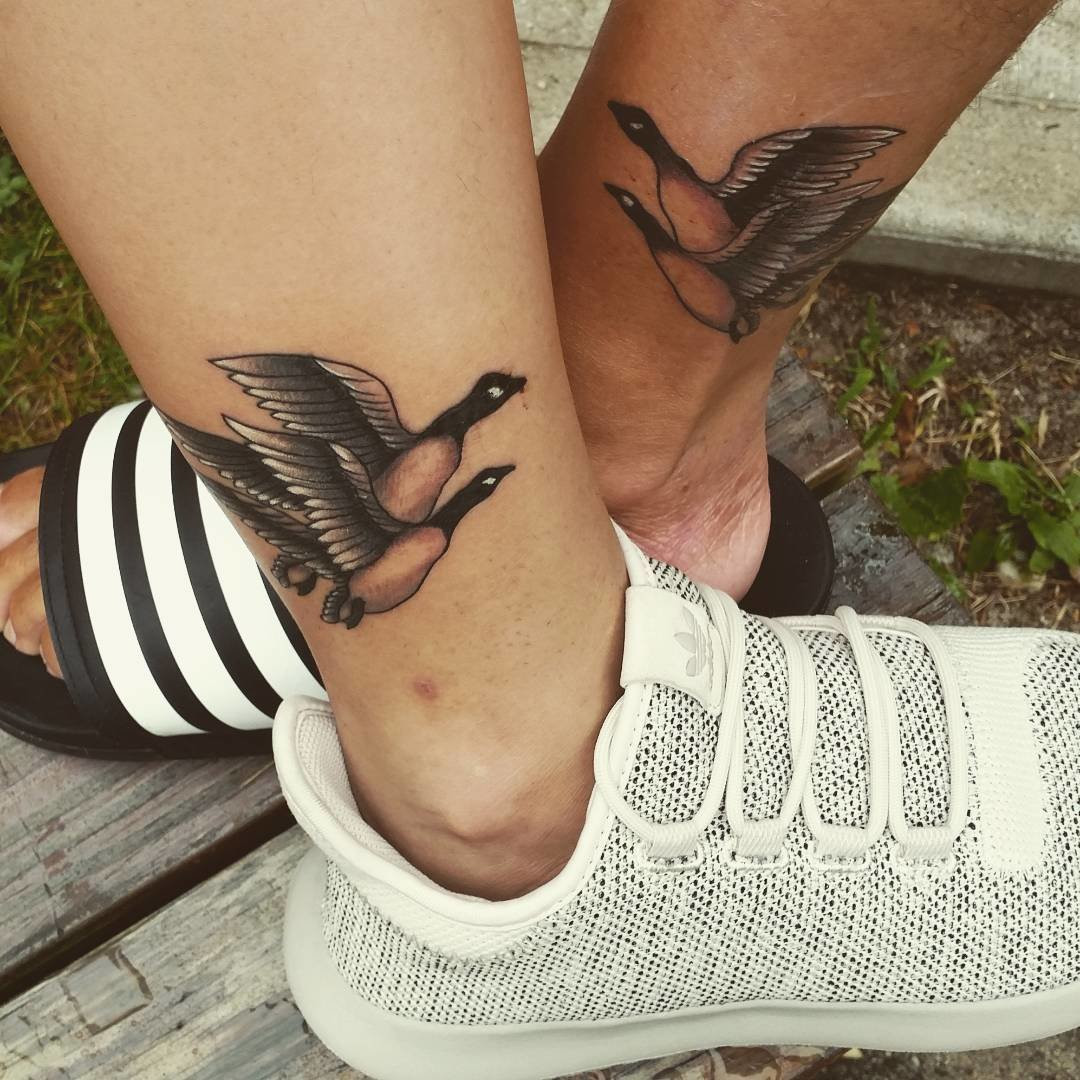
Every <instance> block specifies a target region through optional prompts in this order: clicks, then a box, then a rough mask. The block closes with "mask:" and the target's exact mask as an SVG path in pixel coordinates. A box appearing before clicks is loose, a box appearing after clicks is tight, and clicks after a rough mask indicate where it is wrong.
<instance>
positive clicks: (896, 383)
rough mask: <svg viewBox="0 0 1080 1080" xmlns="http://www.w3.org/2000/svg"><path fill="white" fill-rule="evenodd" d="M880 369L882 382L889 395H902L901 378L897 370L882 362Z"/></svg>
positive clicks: (879, 365)
mask: <svg viewBox="0 0 1080 1080" xmlns="http://www.w3.org/2000/svg"><path fill="white" fill-rule="evenodd" d="M878 367H879V368H880V369H881V382H882V385H884V387H885V389H886V391H888V393H889V395H890V396H892V395H894V394H899V393H900V376H899V375H897V374H896V368H895V367H894V366H893V365H892V364H890V363H887V362H886V361H885V360H882V361H881V363H880V364H878Z"/></svg>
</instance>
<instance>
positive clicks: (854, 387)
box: [836, 367, 874, 412]
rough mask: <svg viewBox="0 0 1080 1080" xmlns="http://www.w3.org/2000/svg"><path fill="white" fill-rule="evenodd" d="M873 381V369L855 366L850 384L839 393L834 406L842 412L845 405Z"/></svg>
mask: <svg viewBox="0 0 1080 1080" xmlns="http://www.w3.org/2000/svg"><path fill="white" fill-rule="evenodd" d="M873 381H874V369H873V368H869V367H857V368H856V369H855V375H854V377H853V378H852V380H851V384H850V385H849V386H848V388H847V389H846V390H845V391H844V392H843V393H842V394H841V395H840V398H839V400H838V401H837V402H836V407H837V409H839V411H840V412H844V411H845V410H846V409H847V407H848V406H849V405H850V404H851V403H852V402H853V401H854V400H855V399H856V398H857V397H858V396H859V395H860V394H861V393H862V392H863V391H864V390H865V389H866V388H867V387H868V386H869V385H870V384H871V383H872V382H873Z"/></svg>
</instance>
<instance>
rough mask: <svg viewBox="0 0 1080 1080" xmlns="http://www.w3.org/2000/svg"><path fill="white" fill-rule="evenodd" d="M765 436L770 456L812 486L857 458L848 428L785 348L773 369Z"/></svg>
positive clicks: (849, 466)
mask: <svg viewBox="0 0 1080 1080" xmlns="http://www.w3.org/2000/svg"><path fill="white" fill-rule="evenodd" d="M766 434H767V436H768V442H769V453H771V454H772V455H773V456H774V457H777V458H779V459H780V460H781V461H782V462H783V463H784V464H785V465H786V466H787V467H788V468H789V469H791V470H792V471H793V472H795V473H797V474H798V475H799V476H801V477H802V478H803V480H804V481H806V483H807V484H809V485H810V486H811V487H820V486H821V485H822V484H825V483H827V482H828V481H830V480H834V479H835V478H837V477H839V476H842V475H843V474H844V473H846V472H848V471H850V470H851V469H852V468H853V467H854V465H855V463H856V462H857V461H858V459H859V453H860V451H859V447H858V444H857V443H856V442H855V439H854V437H853V436H852V434H851V429H850V428H849V427H848V426H847V424H846V423H844V421H843V420H842V419H841V418H840V417H839V416H838V415H837V413H836V410H835V409H834V408H833V407H832V403H831V402H829V401H828V400H827V399H826V398H825V397H824V395H823V394H822V391H821V387H820V386H819V385H818V382H817V380H816V379H815V378H814V377H813V376H812V375H808V374H807V372H806V371H805V370H804V368H803V367H802V365H801V364H800V363H799V362H798V360H796V359H795V357H794V355H793V354H792V353H791V352H790V350H788V349H785V350H784V351H783V353H781V355H780V360H779V362H778V363H777V365H776V375H775V376H774V378H773V384H772V390H771V391H770V394H769V412H768V422H767V428H766Z"/></svg>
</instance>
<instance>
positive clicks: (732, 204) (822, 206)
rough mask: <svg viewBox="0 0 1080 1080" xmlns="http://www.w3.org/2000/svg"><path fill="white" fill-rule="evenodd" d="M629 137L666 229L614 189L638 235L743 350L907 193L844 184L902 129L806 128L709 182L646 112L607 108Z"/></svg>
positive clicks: (694, 309)
mask: <svg viewBox="0 0 1080 1080" xmlns="http://www.w3.org/2000/svg"><path fill="white" fill-rule="evenodd" d="M608 108H609V109H610V110H611V112H612V115H613V116H614V117H615V120H616V121H617V123H618V125H619V127H620V128H621V129H622V131H623V133H624V134H625V135H626V136H627V138H629V139H630V141H631V142H633V143H634V144H635V145H636V146H638V147H640V148H641V149H642V150H644V151H645V153H646V154H648V156H649V158H650V159H651V161H652V165H653V168H654V170H655V175H656V189H655V194H656V203H657V209H658V210H659V212H660V215H661V216H662V217H663V219H664V222H666V225H665V224H664V223H662V222H661V221H660V219H659V218H658V217H657V216H656V215H655V214H654V213H652V212H651V211H650V210H648V209H647V208H646V207H645V205H644V204H643V202H642V201H641V199H639V198H638V196H637V195H635V194H634V193H633V192H631V191H627V190H626V189H625V188H622V187H619V186H617V185H615V184H610V183H608V184H605V185H604V187H605V188H607V190H608V192H609V194H611V195H612V197H613V198H614V199H615V200H616V201H617V202H618V204H619V206H620V207H621V208H622V210H623V212H624V213H625V214H626V216H627V217H628V218H630V220H631V221H632V222H633V223H634V224H635V225H636V226H637V227H638V230H639V231H640V232H641V235H642V236H643V237H644V239H645V243H646V244H647V245H648V247H649V251H650V252H651V253H652V257H653V259H654V260H655V262H656V265H657V266H658V267H659V268H660V271H661V273H662V274H663V275H664V277H665V278H667V281H668V284H669V285H670V286H671V288H672V290H673V291H674V293H675V296H676V297H677V298H678V300H679V302H680V303H681V304H682V306H683V307H684V308H685V309H686V310H687V311H688V312H689V313H690V314H691V315H693V316H694V318H695V319H697V320H698V321H699V322H701V323H704V324H705V325H706V326H710V327H712V328H713V329H714V330H720V331H722V332H724V333H727V334H730V335H731V339H732V341H735V342H738V341H740V340H741V339H742V338H744V337H745V336H746V335H747V334H752V333H753V332H754V331H755V330H756V329H757V328H758V326H759V325H760V322H761V315H760V312H761V309H762V308H783V307H787V306H789V305H790V304H793V303H795V301H797V300H798V299H800V298H801V297H802V296H803V295H805V293H806V292H807V291H808V289H809V288H810V286H811V285H812V284H813V283H814V281H815V280H816V279H817V278H818V277H820V276H821V275H823V274H824V273H825V272H826V271H827V270H829V269H830V268H831V267H832V265H833V264H834V263H835V262H836V260H837V259H838V258H839V256H840V253H841V252H842V251H843V250H844V248H846V247H847V246H848V245H849V244H851V243H853V242H854V241H855V240H856V239H857V238H858V237H859V236H861V235H862V234H863V233H864V232H865V231H866V230H867V229H869V228H870V226H871V225H873V223H874V222H875V221H876V220H877V219H878V218H879V217H880V216H881V214H882V213H884V211H885V208H886V207H887V206H888V205H889V203H890V202H892V200H893V199H894V198H896V196H897V195H898V194H899V193H900V190H901V188H902V187H903V185H902V184H898V185H896V186H895V187H891V188H887V189H885V190H883V191H879V190H878V188H879V187H880V185H881V180H866V181H861V182H858V183H851V184H845V181H847V180H849V179H850V178H851V176H852V174H853V173H854V172H855V170H856V169H858V168H859V166H860V165H861V163H862V162H864V161H866V160H867V159H868V158H871V157H873V156H874V155H875V154H876V153H877V152H878V151H879V150H881V149H883V148H884V147H886V146H888V145H889V144H890V143H891V142H892V141H893V140H894V139H895V138H897V136H899V135H902V134H903V131H902V130H901V129H900V128H890V127H805V128H794V129H792V130H790V131H777V132H774V133H773V134H771V135H766V136H765V137H764V138H761V139H757V140H755V141H753V142H748V143H747V144H746V145H745V146H743V147H742V148H741V149H740V150H739V151H738V152H737V153H736V154H735V156H734V158H733V159H732V162H731V166H730V168H729V169H728V171H727V174H726V175H725V176H723V177H722V178H721V179H719V180H703V179H702V178H701V177H700V176H699V175H698V173H697V170H696V169H695V168H694V166H693V165H691V164H690V162H689V161H687V160H686V158H684V157H682V156H681V155H680V154H679V153H678V152H677V151H676V150H675V149H674V148H673V147H672V146H671V144H670V143H669V142H668V141H667V139H666V138H665V137H664V136H663V134H662V133H661V131H660V129H659V127H657V125H656V123H655V121H654V120H653V119H652V117H651V116H650V115H649V114H648V113H647V112H646V111H645V110H644V109H642V108H640V107H638V106H636V105H624V104H622V103H620V102H617V101H610V102H608Z"/></svg>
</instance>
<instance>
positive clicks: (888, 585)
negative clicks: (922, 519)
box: [822, 480, 971, 625]
mask: <svg viewBox="0 0 1080 1080" xmlns="http://www.w3.org/2000/svg"><path fill="white" fill-rule="evenodd" d="M822 506H823V507H824V509H825V513H826V514H827V515H828V518H829V524H830V525H831V527H832V531H833V539H834V541H835V543H836V557H837V567H836V582H835V584H834V586H833V593H832V601H831V606H832V607H838V606H839V605H841V604H850V605H851V606H852V607H854V608H855V610H856V611H860V612H862V613H864V614H867V615H871V614H886V615H908V616H910V617H912V618H916V619H922V620H923V621H924V622H931V623H935V622H937V623H951V624H953V625H963V624H966V623H969V622H970V621H971V619H970V616H969V615H968V613H967V611H966V610H965V609H964V608H962V607H961V606H960V605H959V604H958V603H957V602H956V600H954V599H953V597H952V596H950V595H949V592H948V590H947V589H946V588H945V586H944V585H943V584H942V582H941V579H940V578H939V577H938V576H937V574H935V573H934V571H933V570H931V569H930V567H929V566H927V565H926V563H925V562H923V560H922V559H921V558H920V557H919V554H918V552H917V551H916V550H915V548H914V547H913V546H912V543H911V541H910V540H909V539H908V538H907V536H906V535H905V534H904V531H903V530H902V529H901V528H900V526H899V525H897V524H896V522H895V520H893V518H892V517H891V516H890V515H889V512H888V510H886V509H885V507H884V506H883V505H882V504H881V501H880V500H879V499H878V497H877V496H876V495H875V494H874V492H873V491H872V490H871V488H870V485H869V484H868V483H867V482H866V481H865V480H854V481H852V482H851V483H849V484H845V485H844V486H843V487H842V488H841V489H840V490H839V491H836V492H833V493H832V494H831V495H828V496H826V497H825V498H824V499H823V500H822Z"/></svg>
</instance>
